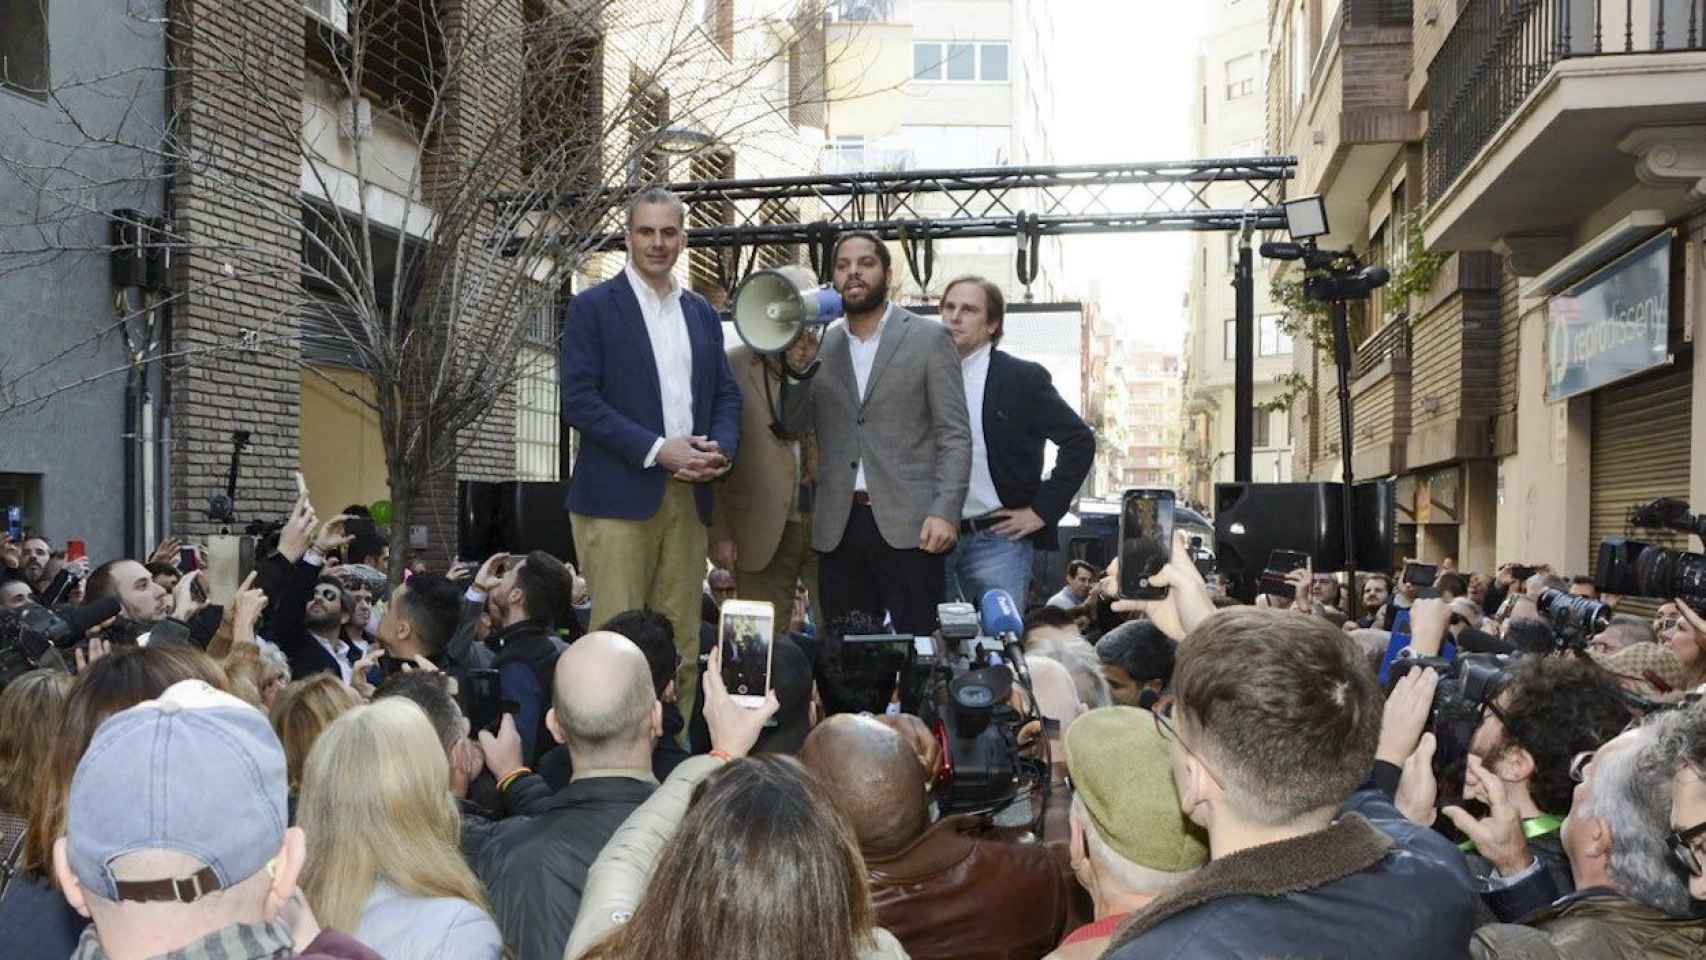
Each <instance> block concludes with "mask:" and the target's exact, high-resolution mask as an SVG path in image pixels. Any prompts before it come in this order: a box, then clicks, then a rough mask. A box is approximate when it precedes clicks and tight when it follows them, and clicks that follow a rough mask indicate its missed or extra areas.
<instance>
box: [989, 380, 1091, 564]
mask: <svg viewBox="0 0 1706 960" xmlns="http://www.w3.org/2000/svg"><path fill="white" fill-rule="evenodd" d="M1048 440H1053V441H1054V442H1055V445H1056V446H1058V447H1059V448H1060V454H1059V456H1058V457H1057V458H1056V459H1055V463H1054V472H1053V473H1052V474H1050V475H1049V478H1048V479H1047V480H1044V479H1043V446H1044V443H1045V441H1048ZM983 442H984V446H985V449H987V450H988V455H989V475H990V477H991V478H992V479H994V480H995V492H996V494H997V495H998V496H1000V497H1001V505H1002V506H1004V507H1012V508H1018V507H1030V508H1031V509H1032V510H1035V511H1036V512H1037V516H1039V517H1042V518H1043V522H1044V523H1045V524H1047V526H1045V527H1043V528H1042V529H1041V530H1038V531H1037V532H1036V533H1034V534H1032V535H1031V537H1030V540H1031V542H1032V543H1033V544H1034V545H1035V546H1036V547H1037V548H1038V549H1040V550H1053V549H1055V548H1056V546H1057V544H1058V543H1059V537H1058V536H1057V531H1058V526H1057V525H1058V524H1059V523H1060V518H1061V517H1062V516H1064V515H1065V514H1066V511H1067V510H1069V509H1070V508H1071V507H1072V498H1073V497H1076V496H1078V489H1079V487H1082V486H1083V485H1084V478H1085V477H1087V476H1089V475H1090V466H1091V464H1092V463H1093V462H1094V460H1095V459H1096V434H1095V431H1093V430H1091V429H1090V425H1089V424H1087V423H1085V422H1084V418H1082V417H1080V416H1079V415H1078V414H1076V413H1073V412H1072V408H1071V407H1069V406H1067V404H1066V401H1065V400H1063V399H1061V396H1060V392H1059V391H1058V390H1056V389H1055V388H1054V383H1053V381H1052V380H1051V379H1050V378H1049V373H1048V370H1047V369H1045V368H1044V367H1043V365H1042V364H1040V363H1032V362H1030V361H1029V360H1020V359H1019V358H1018V357H1015V356H1012V355H1010V354H1006V353H1002V352H1001V351H1000V350H992V351H990V354H989V377H988V379H987V380H986V381H985V382H984V385H983Z"/></svg>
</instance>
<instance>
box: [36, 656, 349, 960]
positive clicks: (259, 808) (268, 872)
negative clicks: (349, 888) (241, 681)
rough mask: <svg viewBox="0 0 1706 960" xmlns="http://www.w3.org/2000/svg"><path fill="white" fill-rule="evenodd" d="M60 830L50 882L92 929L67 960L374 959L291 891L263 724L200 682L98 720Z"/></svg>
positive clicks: (290, 843) (289, 836)
mask: <svg viewBox="0 0 1706 960" xmlns="http://www.w3.org/2000/svg"><path fill="white" fill-rule="evenodd" d="M66 821H67V822H66V836H64V837H61V838H60V839H59V841H58V842H57V843H56V844H54V849H53V864H54V872H55V873H56V875H57V876H58V879H59V885H60V888H61V889H62V890H63V891H64V892H65V899H66V900H67V901H69V902H70V904H71V906H72V907H73V908H74V909H75V910H76V911H77V912H78V913H80V914H82V915H83V916H85V917H88V918H90V919H91V920H93V921H94V924H93V925H92V926H90V927H89V928H88V929H87V930H86V931H85V932H84V934H83V939H82V941H81V942H80V943H79V944H78V946H77V951H76V952H75V953H74V954H72V960H106V958H111V960H133V958H135V960H141V958H146V957H160V956H167V957H170V958H171V960H214V958H220V960H263V958H265V960H274V958H280V957H307V958H312V960H378V954H376V953H374V952H373V951H372V950H369V949H368V948H366V947H364V946H362V945H361V944H360V943H358V942H356V941H355V940H353V939H351V938H350V937H348V936H345V935H343V934H340V933H337V932H335V931H331V930H327V931H321V930H320V929H319V925H318V924H317V923H315V921H314V917H313V914H312V912H311V911H310V910H309V909H308V907H307V905H306V902H305V901H304V900H303V898H302V896H301V894H300V893H299V892H298V891H297V888H296V880H297V876H298V875H299V874H300V873H301V871H302V864H303V858H304V853H305V850H306V843H305V840H304V838H303V834H302V831H301V829H300V828H296V827H289V828H287V826H286V813H285V762H284V749H283V748H282V747H280V746H279V743H278V739H277V738H276V737H275V736H274V735H273V732H272V728H271V727H270V726H269V725H268V724H267V719H266V717H264V716H262V715H261V714H260V712H259V711H257V710H255V709H254V708H253V707H250V706H249V705H247V704H245V703H243V702H242V701H241V700H238V699H236V698H235V697H232V696H230V695H229V694H226V693H222V692H220V691H218V690H215V689H214V688H212V687H210V686H208V685H207V684H206V683H204V682H202V681H199V680H185V681H183V682H181V683H177V684H174V685H172V686H171V687H170V688H168V689H167V690H166V692H165V693H163V694H161V696H160V698H159V699H158V700H150V701H146V702H144V703H141V704H138V705H137V706H135V707H132V708H130V709H129V710H125V711H123V712H121V713H118V714H115V715H113V716H112V717H110V718H109V719H108V720H107V721H106V722H104V723H102V724H101V726H100V728H99V729H98V730H96V731H95V736H94V739H93V740H91V741H90V743H89V749H88V752H86V753H85V754H84V755H83V759H82V761H80V762H79V763H78V764H77V772H76V775H75V776H74V777H73V778H72V780H71V793H70V796H69V798H68V799H67V818H66Z"/></svg>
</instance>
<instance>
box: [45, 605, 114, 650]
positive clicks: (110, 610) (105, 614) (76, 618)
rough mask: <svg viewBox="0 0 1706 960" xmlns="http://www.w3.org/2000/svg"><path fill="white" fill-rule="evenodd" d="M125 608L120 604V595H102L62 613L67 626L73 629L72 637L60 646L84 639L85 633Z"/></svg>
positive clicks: (61, 615)
mask: <svg viewBox="0 0 1706 960" xmlns="http://www.w3.org/2000/svg"><path fill="white" fill-rule="evenodd" d="M123 609H124V608H123V607H122V606H121V605H120V604H119V599H118V597H102V598H101V599H99V600H95V601H93V602H91V603H85V604H83V605H82V606H78V607H71V608H70V609H67V610H65V611H63V612H62V613H60V617H61V618H62V619H63V620H64V621H65V625H66V627H68V628H69V629H70V631H71V634H70V639H69V640H67V641H65V642H64V643H61V644H60V646H68V645H69V644H72V643H75V642H77V641H78V640H81V639H83V634H85V633H88V632H89V630H90V629H92V628H94V627H97V626H99V625H101V624H103V623H106V622H107V621H108V620H111V619H112V618H114V617H116V616H118V615H119V613H120V612H121V611H122V610H123Z"/></svg>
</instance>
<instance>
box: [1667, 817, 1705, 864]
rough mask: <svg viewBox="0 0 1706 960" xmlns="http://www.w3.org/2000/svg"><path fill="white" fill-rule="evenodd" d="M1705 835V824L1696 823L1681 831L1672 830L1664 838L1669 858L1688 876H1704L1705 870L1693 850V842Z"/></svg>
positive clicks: (1698, 856) (1698, 855)
mask: <svg viewBox="0 0 1706 960" xmlns="http://www.w3.org/2000/svg"><path fill="white" fill-rule="evenodd" d="M1702 835H1706V823H1697V824H1695V825H1694V826H1692V827H1688V828H1685V829H1682V830H1672V831H1671V832H1670V833H1669V834H1667V835H1666V836H1665V844H1666V845H1667V846H1669V847H1670V852H1671V856H1673V857H1675V858H1676V860H1677V862H1678V863H1680V864H1682V869H1684V870H1687V871H1688V873H1689V875H1690V876H1695V877H1700V876H1706V868H1702V867H1701V865H1700V854H1699V853H1697V852H1695V850H1694V842H1695V841H1696V840H1697V839H1699V838H1700V837H1701V836H1702Z"/></svg>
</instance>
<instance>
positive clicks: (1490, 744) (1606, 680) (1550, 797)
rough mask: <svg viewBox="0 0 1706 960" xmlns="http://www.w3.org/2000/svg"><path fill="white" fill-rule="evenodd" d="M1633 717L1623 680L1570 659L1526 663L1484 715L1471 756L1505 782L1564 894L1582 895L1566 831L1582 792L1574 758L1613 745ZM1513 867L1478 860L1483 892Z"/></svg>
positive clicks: (1474, 863)
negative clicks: (1573, 877)
mask: <svg viewBox="0 0 1706 960" xmlns="http://www.w3.org/2000/svg"><path fill="white" fill-rule="evenodd" d="M1629 719H1630V715H1629V709H1628V707H1627V706H1625V705H1624V702H1623V699H1622V695H1621V691H1620V690H1619V688H1618V686H1617V683H1616V681H1615V680H1613V679H1612V678H1611V677H1610V676H1609V675H1608V674H1606V673H1605V671H1603V670H1601V669H1599V667H1597V666H1596V665H1594V664H1593V663H1592V662H1590V661H1586V660H1576V659H1567V658H1562V657H1538V656H1531V657H1525V658H1523V659H1522V660H1520V661H1518V662H1517V663H1516V664H1515V665H1514V666H1512V667H1511V668H1510V669H1509V673H1508V679H1507V680H1506V682H1505V684H1504V686H1503V689H1501V690H1500V691H1499V694H1498V696H1496V697H1494V698H1493V699H1492V700H1491V701H1490V702H1489V703H1488V704H1487V705H1486V707H1485V708H1484V709H1483V710H1482V714H1481V726H1480V727H1479V728H1478V729H1477V730H1476V731H1475V737H1474V739H1473V740H1472V741H1471V742H1470V745H1469V753H1470V754H1471V755H1472V756H1474V757H1476V758H1477V759H1479V760H1480V761H1481V764H1482V765H1483V766H1484V767H1485V768H1486V770H1487V771H1488V772H1489V773H1491V774H1492V775H1493V776H1496V777H1498V778H1499V780H1500V781H1502V782H1503V784H1504V788H1505V794H1506V796H1507V797H1508V798H1509V801H1510V804H1511V806H1512V808H1513V809H1514V810H1515V811H1516V813H1517V815H1518V816H1520V817H1521V818H1522V823H1523V832H1524V833H1525V834H1526V835H1527V837H1528V851H1529V852H1530V853H1531V854H1533V857H1534V859H1538V860H1539V861H1540V862H1541V863H1542V864H1543V865H1544V866H1545V868H1546V870H1547V871H1549V872H1550V873H1551V874H1552V878H1553V880H1554V882H1555V883H1556V884H1557V888H1558V891H1559V892H1560V893H1569V892H1571V891H1573V890H1574V889H1575V886H1574V883H1573V882H1572V880H1571V879H1570V863H1569V859H1568V858H1567V857H1566V856H1565V853H1564V845H1563V842H1562V838H1561V835H1560V833H1559V828H1560V827H1561V826H1562V825H1563V822H1564V816H1565V815H1566V814H1568V813H1569V812H1570V798H1571V794H1572V793H1573V792H1574V790H1575V786H1576V784H1575V781H1573V780H1572V779H1571V770H1570V763H1571V760H1572V759H1573V758H1574V757H1575V756H1576V755H1578V754H1581V753H1584V752H1586V751H1591V750H1595V749H1598V748H1599V747H1600V746H1601V745H1602V744H1605V743H1606V742H1608V741H1610V740H1611V739H1612V738H1613V737H1615V736H1617V735H1618V733H1619V732H1621V731H1622V730H1623V728H1624V727H1625V726H1627V725H1628V723H1629ZM1528 862H1531V861H1525V862H1524V864H1523V865H1524V866H1526V865H1527V863H1528ZM1508 866H1514V865H1505V866H1501V865H1499V864H1495V863H1492V862H1490V861H1489V860H1488V859H1486V858H1483V857H1480V856H1472V857H1470V868H1471V870H1472V871H1473V872H1474V874H1475V876H1476V879H1477V881H1478V882H1479V883H1480V884H1481V885H1482V891H1483V892H1489V891H1490V890H1492V889H1497V888H1498V887H1499V886H1500V885H1501V884H1500V881H1499V879H1498V877H1497V876H1495V874H1498V875H1505V874H1506V872H1507V870H1506V868H1507V867H1508Z"/></svg>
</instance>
